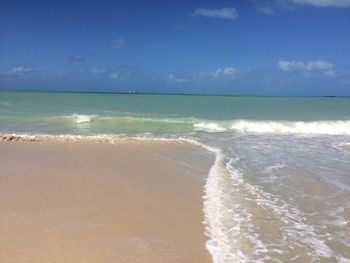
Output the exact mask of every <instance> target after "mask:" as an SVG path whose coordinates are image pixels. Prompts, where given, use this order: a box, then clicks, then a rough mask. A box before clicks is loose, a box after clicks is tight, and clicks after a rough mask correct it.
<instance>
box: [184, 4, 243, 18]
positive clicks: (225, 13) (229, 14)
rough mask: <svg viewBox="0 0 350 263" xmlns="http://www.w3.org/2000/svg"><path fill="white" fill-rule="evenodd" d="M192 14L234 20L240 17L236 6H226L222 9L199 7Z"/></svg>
mask: <svg viewBox="0 0 350 263" xmlns="http://www.w3.org/2000/svg"><path fill="white" fill-rule="evenodd" d="M191 16H204V17H210V18H222V19H230V20H233V19H236V18H238V12H237V10H236V8H234V7H225V8H221V9H207V8H197V9H196V10H194V12H193V13H192V14H191Z"/></svg>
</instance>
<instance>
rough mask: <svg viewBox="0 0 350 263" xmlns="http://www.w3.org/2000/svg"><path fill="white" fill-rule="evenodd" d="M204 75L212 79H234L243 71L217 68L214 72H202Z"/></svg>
mask: <svg viewBox="0 0 350 263" xmlns="http://www.w3.org/2000/svg"><path fill="white" fill-rule="evenodd" d="M203 73H204V75H207V76H212V77H235V76H238V75H240V74H242V73H243V70H241V69H236V68H231V67H226V68H218V69H216V70H214V71H206V72H203Z"/></svg>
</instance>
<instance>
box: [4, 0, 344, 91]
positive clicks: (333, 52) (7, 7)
mask: <svg viewBox="0 0 350 263" xmlns="http://www.w3.org/2000/svg"><path fill="white" fill-rule="evenodd" d="M0 37H1V38H0V89H31V90H70V91H97V92H98V91H116V92H126V91H129V90H136V91H138V92H162V93H163V92H164V93H206V94H237V95H350V50H349V47H350V0H266V1H264V0H241V1H234V0H231V1H228V0H227V1H219V0H216V1H214V0H212V1H191V0H186V1H185V0H182V1H164V0H163V1H161V0H159V1H134V0H129V1H101V0H100V1H64V0H62V1H35V0H33V1H17V0H11V1H8V0H4V1H2V4H1V9H0Z"/></svg>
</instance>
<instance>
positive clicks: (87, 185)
mask: <svg viewBox="0 0 350 263" xmlns="http://www.w3.org/2000/svg"><path fill="white" fill-rule="evenodd" d="M213 158H214V157H213V156H211V155H210V154H209V153H207V152H205V151H203V150H202V149H201V148H199V147H197V146H193V145H190V144H186V143H174V142H147V141H124V142H120V143H118V144H115V145H113V144H107V143H54V142H0V261H1V262H27V263H31V262H36V263H37V262H154V263H157V262H210V261H211V258H210V255H209V253H208V252H207V250H206V248H205V242H206V240H207V238H206V237H205V235H204V225H203V224H202V221H203V212H202V206H203V200H202V195H203V185H204V183H205V177H206V175H207V173H208V170H209V168H210V165H211V164H212V163H213Z"/></svg>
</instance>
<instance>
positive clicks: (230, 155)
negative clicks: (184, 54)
mask: <svg viewBox="0 0 350 263" xmlns="http://www.w3.org/2000/svg"><path fill="white" fill-rule="evenodd" d="M0 134H16V135H21V136H28V137H30V136H34V135H47V136H52V135H59V136H60V138H65V137H67V138H77V139H79V138H80V139H81V138H84V137H85V136H86V137H89V138H94V137H96V138H105V139H109V138H110V139H111V140H112V139H113V140H114V139H116V138H129V137H130V138H150V139H169V140H170V139H171V140H184V141H188V142H191V143H195V144H198V145H201V146H202V147H203V148H205V149H207V150H209V151H211V152H213V153H215V154H216V160H215V163H213V166H212V168H211V170H210V172H209V174H208V175H207V181H206V186H205V189H204V197H203V202H204V203H203V205H204V219H203V220H204V223H205V225H206V235H207V236H208V242H207V244H206V246H207V248H208V250H209V252H210V253H211V254H212V256H213V261H214V262H220V263H226V262H350V222H349V220H350V98H325V97H235V96H195V95H141V94H130V95H129V94H103V93H48V92H47V93H45V92H0Z"/></svg>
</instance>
